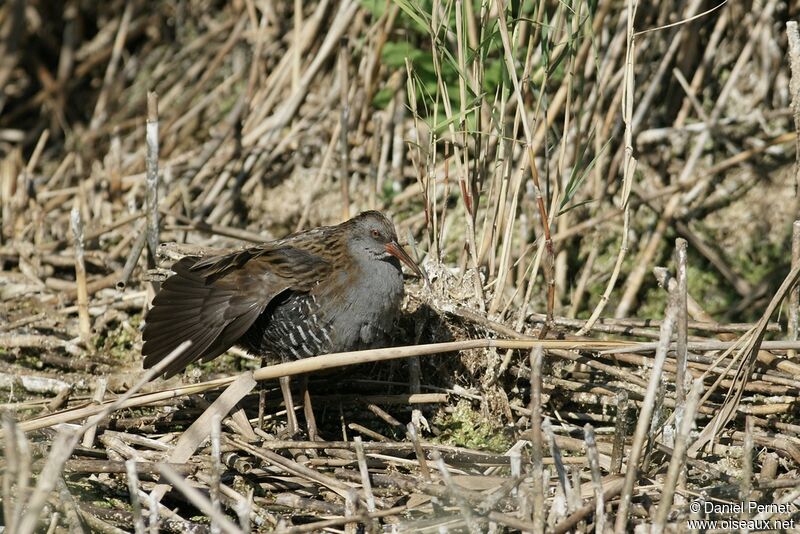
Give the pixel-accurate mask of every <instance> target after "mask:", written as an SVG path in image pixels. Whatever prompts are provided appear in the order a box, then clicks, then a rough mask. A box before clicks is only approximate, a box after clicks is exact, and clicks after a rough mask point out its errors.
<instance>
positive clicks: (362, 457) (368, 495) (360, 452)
mask: <svg viewBox="0 0 800 534" xmlns="http://www.w3.org/2000/svg"><path fill="white" fill-rule="evenodd" d="M353 442H354V443H355V448H356V457H357V458H358V471H359V472H360V473H361V486H362V487H363V488H364V499H365V500H366V502H367V510H368V511H369V512H374V511H375V495H373V494H372V484H371V483H370V481H369V468H368V467H367V455H366V454H365V453H364V443H363V442H362V441H361V436H356V437H354V438H353Z"/></svg>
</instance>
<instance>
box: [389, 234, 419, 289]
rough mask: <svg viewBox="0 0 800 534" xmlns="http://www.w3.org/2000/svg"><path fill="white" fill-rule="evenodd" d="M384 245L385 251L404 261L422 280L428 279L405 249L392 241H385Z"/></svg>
mask: <svg viewBox="0 0 800 534" xmlns="http://www.w3.org/2000/svg"><path fill="white" fill-rule="evenodd" d="M384 247H386V252H388V253H389V254H391V255H392V256H394V257H395V258H397V259H398V260H400V261H402V262H403V263H405V264H406V265H407V266H408V268H409V269H411V270H412V271H414V272H415V273H416V275H417V276H419V277H420V278H422V279H423V280H426V281H427V280H428V277H427V276H425V273H423V272H422V269H420V268H419V265H417V263H416V262H415V261H414V260H412V259H411V256H409V255H408V253H407V252H406V251H405V250H403V248H402V247H401V246H400V245H398V244H397V243H395V242H394V241H392V242H390V243H386V245H384Z"/></svg>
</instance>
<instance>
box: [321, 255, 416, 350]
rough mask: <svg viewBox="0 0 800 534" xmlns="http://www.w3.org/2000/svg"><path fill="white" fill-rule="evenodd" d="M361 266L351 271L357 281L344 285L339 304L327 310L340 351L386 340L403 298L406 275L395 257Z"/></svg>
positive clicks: (334, 338) (372, 345) (377, 344)
mask: <svg viewBox="0 0 800 534" xmlns="http://www.w3.org/2000/svg"><path fill="white" fill-rule="evenodd" d="M365 263H366V262H365ZM359 267H360V268H359V269H358V271H359V272H357V273H348V274H349V275H350V276H355V277H357V281H356V283H351V284H346V285H345V287H346V289H345V291H344V295H342V296H343V298H342V299H341V300H340V306H337V307H335V308H333V309H328V310H326V312H327V313H326V316H327V317H326V318H327V320H328V321H330V325H331V328H330V332H331V338H332V340H333V345H334V346H335V350H337V351H347V350H356V349H360V348H372V347H377V346H381V345H383V344H384V343H386V341H387V340H388V336H389V334H390V333H391V330H392V326H393V324H394V321H395V318H396V317H397V314H398V312H399V310H400V303H401V302H402V300H403V275H402V272H401V270H400V263H399V262H398V261H397V260H396V259H395V258H391V259H389V260H386V261H370V262H369V263H368V264H366V265H364V264H361V265H360V266H359Z"/></svg>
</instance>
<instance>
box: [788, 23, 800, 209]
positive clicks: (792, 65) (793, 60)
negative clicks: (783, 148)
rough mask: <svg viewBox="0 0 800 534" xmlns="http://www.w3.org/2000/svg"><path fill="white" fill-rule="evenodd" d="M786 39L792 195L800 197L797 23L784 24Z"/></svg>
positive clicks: (799, 38)
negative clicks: (792, 151)
mask: <svg viewBox="0 0 800 534" xmlns="http://www.w3.org/2000/svg"><path fill="white" fill-rule="evenodd" d="M786 37H787V41H788V44H789V70H790V71H791V73H792V75H791V77H790V78H789V92H790V98H791V103H792V114H793V116H794V129H795V141H794V143H795V145H794V146H795V163H794V180H795V182H794V187H795V189H794V195H795V197H798V196H800V32H798V30H797V21H794V20H790V21H787V22H786Z"/></svg>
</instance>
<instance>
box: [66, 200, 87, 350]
mask: <svg viewBox="0 0 800 534" xmlns="http://www.w3.org/2000/svg"><path fill="white" fill-rule="evenodd" d="M70 223H71V224H70V225H71V227H72V235H73V236H74V238H75V284H76V286H77V290H78V328H79V331H80V336H81V341H82V342H83V344H84V346H85V347H87V348H88V347H89V342H90V340H91V337H92V322H91V319H90V317H89V290H88V289H87V287H86V263H85V260H84V243H83V221H82V220H81V213H80V210H79V209H78V207H77V206H76V207H73V208H72V211H70Z"/></svg>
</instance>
